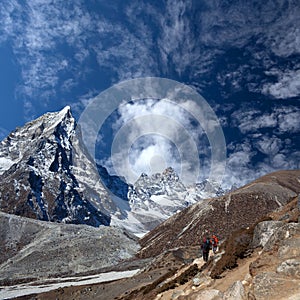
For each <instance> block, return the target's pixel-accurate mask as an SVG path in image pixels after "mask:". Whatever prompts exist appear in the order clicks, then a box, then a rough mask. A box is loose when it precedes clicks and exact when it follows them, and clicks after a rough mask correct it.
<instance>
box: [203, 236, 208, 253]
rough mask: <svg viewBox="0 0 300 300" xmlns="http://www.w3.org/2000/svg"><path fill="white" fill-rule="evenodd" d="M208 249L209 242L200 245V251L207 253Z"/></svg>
mask: <svg viewBox="0 0 300 300" xmlns="http://www.w3.org/2000/svg"><path fill="white" fill-rule="evenodd" d="M209 249H210V241H209V239H207V240H206V241H205V242H203V244H202V250H203V251H204V252H207V251H209Z"/></svg>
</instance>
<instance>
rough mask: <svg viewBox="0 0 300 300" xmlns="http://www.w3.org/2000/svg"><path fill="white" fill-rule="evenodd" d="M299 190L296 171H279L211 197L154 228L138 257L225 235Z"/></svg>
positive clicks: (287, 200) (144, 241) (299, 182)
mask: <svg viewBox="0 0 300 300" xmlns="http://www.w3.org/2000/svg"><path fill="white" fill-rule="evenodd" d="M299 193H300V171H299V170H294V171H280V172H275V173H272V174H270V175H266V176H264V177H261V178H260V179H258V180H256V181H254V182H252V183H250V184H248V185H246V186H245V187H242V188H240V189H237V190H236V191H233V192H230V193H228V194H227V195H224V196H221V197H219V198H215V199H209V200H203V201H201V202H199V203H196V204H194V205H192V206H190V207H188V208H187V209H185V210H183V211H181V212H180V213H178V214H176V215H174V216H172V217H171V218H169V219H168V220H167V221H166V222H164V223H162V224H161V225H159V226H158V227H156V228H155V229H154V230H153V231H151V232H150V233H148V234H147V235H146V236H145V237H144V238H142V240H141V245H142V247H143V248H142V250H141V252H140V256H141V257H149V256H155V255H157V254H159V253H161V252H162V251H164V250H166V249H171V248H175V247H178V246H188V245H199V244H200V241H201V240H202V237H203V236H204V235H212V234H216V235H217V236H219V237H220V238H221V239H223V238H226V237H228V236H229V234H230V233H232V232H233V231H235V230H238V229H240V228H247V227H249V226H252V225H254V224H255V223H256V222H258V221H259V220H260V219H261V218H262V217H264V216H266V215H267V214H268V213H270V212H272V211H274V210H276V209H277V208H278V207H281V206H283V205H285V204H286V203H288V202H290V201H291V200H293V199H295V198H296V197H297V196H298V194H299Z"/></svg>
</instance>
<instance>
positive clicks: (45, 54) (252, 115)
mask: <svg viewBox="0 0 300 300" xmlns="http://www.w3.org/2000/svg"><path fill="white" fill-rule="evenodd" d="M299 11H300V4H299V3H298V2H297V1H288V0H279V1H276V2H274V1H264V2H261V3H260V2H257V1H245V0H244V1H230V3H227V2H224V1H221V0H212V1H208V0H207V1H196V0H194V1H192V0H187V1H180V0H176V1H134V0H133V1H120V0H118V1H113V3H109V2H108V1H92V0H90V1H81V0H76V1H72V2H69V1H62V0H60V1H59V0H56V1H52V0H51V1H50V0H30V1H18V0H3V1H1V3H0V20H1V26H0V63H1V64H0V65H1V69H0V97H1V110H0V139H3V138H4V137H5V136H6V135H7V134H8V133H9V132H10V131H12V130H13V129H14V128H15V127H16V126H21V125H23V124H24V123H25V122H27V121H29V120H32V119H33V118H35V117H38V116H40V115H41V114H43V113H45V112H47V111H56V110H60V109H62V108H63V107H64V106H65V105H70V106H71V108H72V112H73V114H74V115H75V117H76V118H79V116H80V114H81V112H82V111H83V110H84V108H85V106H86V105H87V104H88V103H89V101H90V100H91V99H92V98H93V97H94V96H96V95H97V94H98V93H100V92H101V91H103V90H105V89H107V88H109V87H110V86H111V85H113V84H116V83H118V82H121V81H123V80H126V79H131V78H139V77H145V76H157V77H165V78H170V79H174V80H177V81H178V82H182V83H185V84H188V85H190V86H192V87H194V88H195V89H196V90H197V91H198V92H199V93H200V94H201V95H202V96H204V98H205V99H206V100H207V101H208V103H209V104H210V105H211V107H212V108H213V109H214V111H215V113H216V115H217V116H218V118H219V120H220V122H221V124H222V127H223V130H224V133H225V138H226V142H227V147H228V162H227V168H228V178H227V180H229V181H231V180H232V181H235V180H238V179H239V178H241V177H242V178H246V177H247V178H255V177H257V176H259V175H262V174H264V173H267V172H270V171H272V170H277V169H291V168H299V160H300V153H299V143H300V141H299V130H300V125H299V121H298V120H299V117H300V108H299V97H300V17H299ZM128 113H130V112H128ZM157 146H158V145H157ZM158 148H159V147H158ZM160 151H161V150H160ZM137 160H138V159H137ZM135 167H137V166H135ZM138 170H140V171H142V170H143V167H141V168H140V169H138Z"/></svg>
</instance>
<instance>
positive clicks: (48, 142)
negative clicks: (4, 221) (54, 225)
mask: <svg viewBox="0 0 300 300" xmlns="http://www.w3.org/2000/svg"><path fill="white" fill-rule="evenodd" d="M75 128H76V122H75V119H74V118H73V116H72V114H71V111H70V107H68V106H67V107H65V108H63V109H62V110H61V111H59V112H51V113H47V114H45V115H43V116H41V117H39V118H38V119H36V120H34V121H31V122H29V123H27V124H25V125H24V126H23V127H21V128H17V129H16V130H15V131H14V132H12V133H11V134H10V135H9V136H8V137H7V138H6V139H5V140H3V141H2V142H1V144H0V181H1V187H0V209H1V210H4V211H5V212H9V213H14V214H17V215H23V216H27V217H32V218H37V219H41V220H47V221H59V222H66V223H82V224H89V225H92V226H99V225H101V224H104V225H109V223H110V212H111V211H114V210H116V206H115V204H114V202H113V201H112V200H111V198H110V197H109V194H108V192H107V190H106V189H105V187H104V186H103V185H102V183H101V181H100V179H99V174H98V171H97V169H96V167H95V165H94V163H93V162H92V161H91V160H90V159H89V157H87V155H86V153H87V152H86V150H85V147H84V145H83V143H82V142H81V137H80V136H78V135H77V133H76V131H75Z"/></svg>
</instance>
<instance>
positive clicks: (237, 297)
mask: <svg viewBox="0 0 300 300" xmlns="http://www.w3.org/2000/svg"><path fill="white" fill-rule="evenodd" d="M246 299H247V296H246V291H245V288H244V286H243V284H242V282H241V281H236V282H235V283H233V284H232V285H231V286H230V287H229V289H228V290H227V291H226V292H225V293H224V296H223V300H246Z"/></svg>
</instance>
